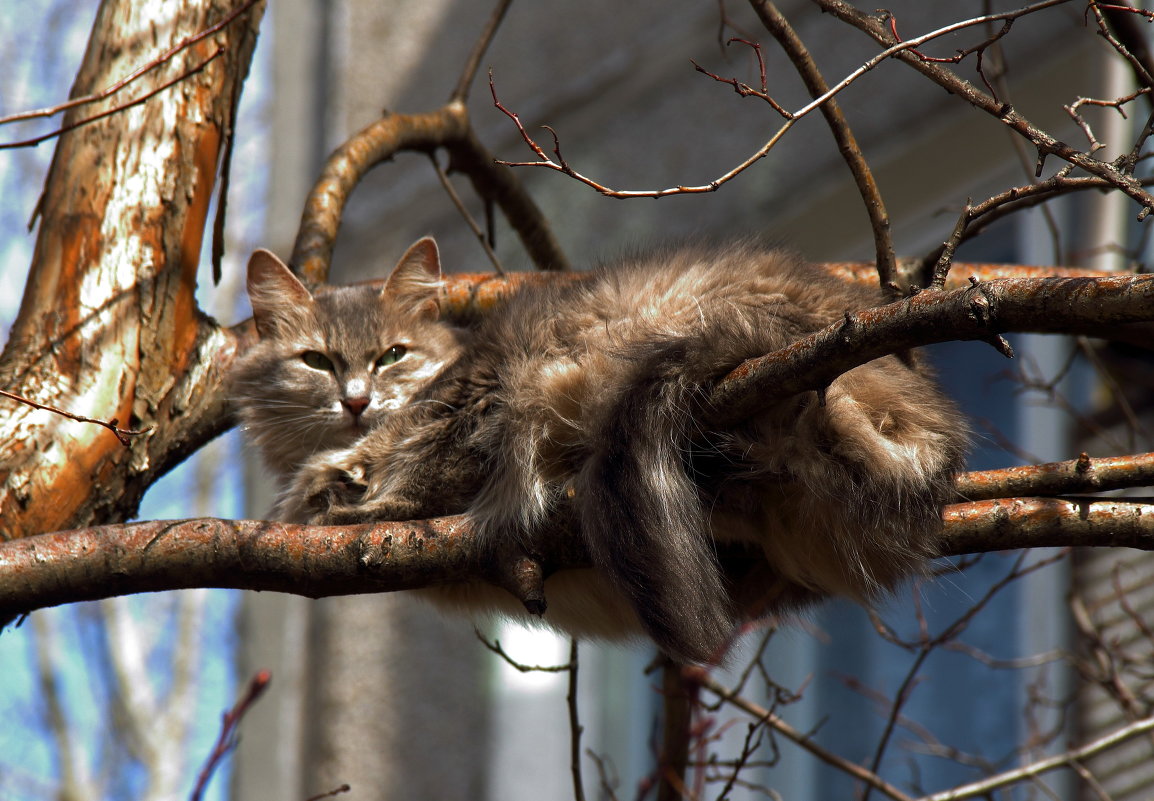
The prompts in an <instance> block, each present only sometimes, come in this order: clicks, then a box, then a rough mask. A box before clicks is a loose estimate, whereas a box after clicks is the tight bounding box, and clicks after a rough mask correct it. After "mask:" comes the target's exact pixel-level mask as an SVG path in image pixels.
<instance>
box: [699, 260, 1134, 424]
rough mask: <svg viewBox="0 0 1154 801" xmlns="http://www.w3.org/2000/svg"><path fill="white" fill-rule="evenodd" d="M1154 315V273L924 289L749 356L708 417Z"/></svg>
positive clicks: (728, 416)
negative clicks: (883, 368)
mask: <svg viewBox="0 0 1154 801" xmlns="http://www.w3.org/2000/svg"><path fill="white" fill-rule="evenodd" d="M1152 318H1154V276H1141V275H1135V276H1118V277H1115V278H1035V279H1030V278H1006V279H998V280H994V281H988V282H982V281H976V282H973V285H972V286H970V287H969V288H968V289H955V290H952V291H946V292H941V291H925V292H921V293H919V294H917V295H915V296H913V297H912V298H908V299H906V300H901V301H897V302H895V303H891V304H889V305H886V306H880V307H878V308H875V309H867V310H865V311H861V312H857V313H854V314H850V313H848V312H847V313H846V316H845V319H844V320H841V321H839V322H836V323H833V324H831V325H829V326H826V327H825V328H823V329H822V330H821V331H817V332H815V333H813V334H810V335H809V336H808V337H806V338H805V339H802V340H799V341H798V342H795V343H794V344H792V345H790V346H789V347H787V348H783V349H782V350H779V351H776V352H775V353H771V354H768V355H766V356H761V357H759V358H756V359H750V360H748V361H746V362H745V363H743V364H741V365H740V366H738V367H737V368H736V369H735V370H733V371H732V372H731V373H730V374H729V375H728V376H726V377H725V378H724V379H723V380H722V381H721V382H720V383H719V384H718V386H717V388H716V389H715V390H714V391H713V393H712V395H711V396H710V398H709V405H710V408H711V410H712V411H711V412H710V415H709V416H710V418H711V419H712V421H713V422H715V423H718V424H725V423H731V422H736V421H738V420H741V419H744V418H745V417H748V416H749V415H751V414H753V413H754V412H756V410H757V409H758V408H760V407H761V406H763V405H764V404H765V403H766V401H767V399H770V398H780V397H783V396H787V395H792V394H795V393H797V392H803V391H806V390H815V389H820V388H821V387H823V386H826V385H828V384H829V383H830V382H831V381H833V379H834V378H836V377H837V376H839V375H841V374H842V373H844V372H846V371H847V370H850V369H852V368H854V367H856V366H858V365H861V364H864V363H866V362H868V361H870V360H872V359H876V358H878V357H880V356H884V355H886V354H890V353H896V352H898V351H901V350H905V349H907V348H912V347H917V346H919V345H928V344H930V343H934V342H946V341H952V340H974V339H977V340H987V339H990V338H991V337H993V336H996V335H999V334H1002V333H1005V332H1007V331H1032V332H1039V333H1065V334H1085V335H1088V336H1097V335H1100V332H1102V331H1103V330H1104V329H1105V328H1109V327H1113V328H1117V326H1118V325H1120V324H1125V323H1134V322H1146V321H1149V320H1151V319H1152Z"/></svg>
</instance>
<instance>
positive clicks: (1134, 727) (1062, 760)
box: [919, 717, 1154, 801]
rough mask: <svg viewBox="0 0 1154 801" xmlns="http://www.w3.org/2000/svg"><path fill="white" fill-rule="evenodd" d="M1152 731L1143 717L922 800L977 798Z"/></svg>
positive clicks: (1152, 725) (1152, 726) (1152, 724)
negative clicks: (1072, 746) (1060, 751)
mask: <svg viewBox="0 0 1154 801" xmlns="http://www.w3.org/2000/svg"><path fill="white" fill-rule="evenodd" d="M1148 731H1154V717H1149V718H1144V719H1142V720H1139V721H1136V722H1134V723H1131V724H1130V725H1128V726H1123V727H1122V728H1120V729H1118V730H1116V731H1114V732H1111V733H1110V734H1107V735H1106V736H1105V737H1101V738H1099V739H1097V740H1094V741H1093V742H1091V743H1087V744H1086V745H1084V746H1082V747H1081V748H1076V749H1074V750H1072V751H1067V752H1066V753H1064V754H1059V755H1057V756H1054V757H1050V758H1049V759H1040V760H1038V761H1037V762H1034V763H1031V764H1029V765H1024V766H1023V767H1020V768H1015V769H1014V770H1008V771H1005V772H1004V773H999V774H998V775H997V776H990V777H989V778H987V779H982V780H981V781H977V782H972V783H971V784H964V785H962V786H961V787H955V788H953V789H952V790H946V791H944V792H941V793H934V794H932V795H928V796H925V797H924V798H923V799H919V801H961V799H963V798H973V797H975V796H981V795H987V796H988V795H990V794H991V793H993V791H994V790H997V789H999V788H1001V787H1006V786H1008V785H1011V784H1017V783H1018V782H1022V781H1026V780H1028V779H1033V778H1035V777H1036V776H1040V775H1041V774H1043V773H1048V772H1049V771H1051V770H1054V769H1056V768H1063V767H1069V766H1070V765H1073V764H1074V763H1079V762H1084V761H1085V760H1087V759H1089V758H1090V757H1092V756H1094V755H1095V754H1099V753H1101V752H1103V751H1108V750H1109V749H1111V748H1114V747H1115V746H1117V745H1119V744H1121V743H1123V742H1125V741H1126V740H1130V739H1132V738H1134V737H1137V736H1138V735H1139V734H1144V733H1145V732H1148Z"/></svg>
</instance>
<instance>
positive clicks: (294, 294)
mask: <svg viewBox="0 0 1154 801" xmlns="http://www.w3.org/2000/svg"><path fill="white" fill-rule="evenodd" d="M248 298H249V301H251V303H252V317H253V321H254V322H255V323H256V330H257V332H258V333H259V334H260V335H261V336H262V337H268V336H273V335H274V332H275V331H276V329H277V326H278V325H284V326H285V327H286V329H291V328H292V327H293V325H294V324H297V323H298V322H299V321H298V319H297V318H298V317H299V315H300V313H301V310H302V309H311V308H312V305H313V296H312V293H311V292H309V291H308V289H306V288H305V285H304V284H302V283H301V282H300V280H298V279H297V277H296V276H295V275H293V272H292V270H290V269H289V268H288V265H286V264H285V263H284V262H283V261H281V260H280V259H278V258H277V257H276V254H274V253H272V252H271V251H268V250H265V249H263V248H259V249H257V250H256V251H254V252H253V254H252V256H251V257H250V258H249V260H248Z"/></svg>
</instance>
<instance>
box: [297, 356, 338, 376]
mask: <svg viewBox="0 0 1154 801" xmlns="http://www.w3.org/2000/svg"><path fill="white" fill-rule="evenodd" d="M301 361H302V362H304V363H305V364H307V365H308V366H309V367H311V368H313V369H314V370H324V371H326V372H329V373H331V372H332V371H333V362H332V359H330V358H329V357H328V356H326V355H324V354H323V353H318V352H317V351H315V350H306V351H305V352H304V353H302V354H301Z"/></svg>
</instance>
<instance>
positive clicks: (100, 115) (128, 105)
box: [0, 47, 224, 150]
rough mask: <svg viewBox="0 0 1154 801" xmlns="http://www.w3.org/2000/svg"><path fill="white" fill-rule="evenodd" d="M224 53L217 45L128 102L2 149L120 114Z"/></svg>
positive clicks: (6, 144)
mask: <svg viewBox="0 0 1154 801" xmlns="http://www.w3.org/2000/svg"><path fill="white" fill-rule="evenodd" d="M223 54H224V48H223V47H217V48H216V49H215V50H214V51H213V52H212V54H211V55H210V56H209V57H208V58H206V59H204V61H201V62H200V63H199V64H197V65H196V66H193V67H190V68H189V69H187V70H185V71H184V72H182V73H181V74H180V75H177V76H176V77H175V78H172V79H170V80H167V81H165V82H164V83H162V84H160V85H159V86H157V87H155V88H153V89H150V90H149V91H147V92H145V93H144V94H143V95H141V96H140V97H137V98H134V99H133V100H129V101H128V102H126V103H122V104H120V105H118V106H113V107H112V108H110V109H106V110H104V111H101V112H99V113H97V114H93V115H91V116H89V117H85V118H83V119H80V120H76V121H75V122H70V123H68V124H67V125H62V126H60V127H59V128H57V129H55V130H53V131H49V132H48V133H46V134H41V135H40V136H34V137H32V138H31V139H23V140H21V141H18V142H0V150H9V149H12V148H18V147H31V146H32V145H38V144H40V143H41V142H45V141H47V140H49V139H52V138H54V137H57V136H60V135H61V134H63V133H67V132H68V131H73V130H75V129H77V128H80V127H81V126H83V125H88V124H89V123H93V122H96V121H97V120H102V119H104V118H105V117H110V116H112V115H113V114H119V113H120V112H122V111H124V110H126V109H130V108H132V107H133V106H139V105H140V104H141V103H143V102H144V101H146V100H148V99H149V98H151V97H155V96H156V95H158V94H160V93H161V92H163V91H164V90H165V89H168V88H169V87H171V86H175V85H176V84H178V83H180V82H181V81H184V80H187V79H188V78H191V77H192V76H193V75H196V74H197V73H198V72H201V71H202V70H203V69H204V68H205V67H207V66H208V65H209V64H211V63H212V62H213V61H215V60H216V59H218V58H220V56H222V55H223Z"/></svg>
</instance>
